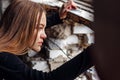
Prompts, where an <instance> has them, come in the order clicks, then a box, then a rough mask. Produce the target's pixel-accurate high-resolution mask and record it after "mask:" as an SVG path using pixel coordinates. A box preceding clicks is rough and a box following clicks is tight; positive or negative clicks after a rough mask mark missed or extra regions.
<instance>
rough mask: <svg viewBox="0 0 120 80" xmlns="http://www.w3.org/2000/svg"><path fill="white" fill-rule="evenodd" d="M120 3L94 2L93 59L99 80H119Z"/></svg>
mask: <svg viewBox="0 0 120 80" xmlns="http://www.w3.org/2000/svg"><path fill="white" fill-rule="evenodd" d="M119 3H120V1H119V0H94V10H95V24H94V27H92V29H93V30H94V31H95V53H94V54H93V56H94V57H93V58H94V59H95V64H96V69H97V71H98V74H99V76H100V78H101V80H120V4H119Z"/></svg>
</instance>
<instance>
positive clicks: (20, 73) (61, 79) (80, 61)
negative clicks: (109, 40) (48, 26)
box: [0, 49, 93, 80]
mask: <svg viewBox="0 0 120 80" xmlns="http://www.w3.org/2000/svg"><path fill="white" fill-rule="evenodd" d="M88 52H89V50H88V49H86V50H84V51H83V52H82V53H80V54H79V55H77V56H76V57H75V58H73V59H71V60H70V61H68V62H66V63H65V64H63V65H62V66H60V67H59V68H57V69H56V70H53V71H52V72H49V73H46V72H42V71H37V70H33V69H31V68H28V67H27V66H26V65H25V64H24V63H23V62H22V61H21V60H20V59H19V58H18V57H17V56H14V55H9V57H6V58H5V60H4V63H1V64H0V65H2V66H3V67H2V70H3V72H4V74H7V75H5V77H6V78H8V80H74V79H75V78H76V77H77V76H78V75H80V74H81V73H82V72H84V71H86V70H87V69H88V68H90V67H91V66H92V65H93V64H92V63H91V59H90V54H89V53H88Z"/></svg>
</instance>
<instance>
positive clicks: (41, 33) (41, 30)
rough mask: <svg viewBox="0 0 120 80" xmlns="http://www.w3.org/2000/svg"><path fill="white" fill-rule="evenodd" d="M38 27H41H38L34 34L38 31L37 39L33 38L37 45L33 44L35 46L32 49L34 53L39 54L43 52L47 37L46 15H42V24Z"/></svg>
mask: <svg viewBox="0 0 120 80" xmlns="http://www.w3.org/2000/svg"><path fill="white" fill-rule="evenodd" d="M38 18H39V16H38ZM37 21H38V19H37ZM38 23H39V24H38ZM37 25H39V27H36V28H35V31H34V34H36V33H37V30H38V33H37V37H36V39H35V35H34V36H33V38H34V39H35V43H34V44H33V46H32V47H31V48H32V49H33V50H34V51H36V52H39V51H40V50H41V47H42V43H43V40H44V39H45V38H46V37H47V36H46V34H45V26H46V15H45V13H42V16H41V20H40V22H37Z"/></svg>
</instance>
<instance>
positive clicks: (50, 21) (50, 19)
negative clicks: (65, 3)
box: [46, 12, 62, 28]
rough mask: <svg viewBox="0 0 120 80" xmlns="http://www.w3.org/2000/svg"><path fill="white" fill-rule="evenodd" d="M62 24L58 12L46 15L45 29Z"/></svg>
mask: <svg viewBox="0 0 120 80" xmlns="http://www.w3.org/2000/svg"><path fill="white" fill-rule="evenodd" d="M60 23H62V20H61V19H60V17H59V13H58V12H54V13H51V14H50V15H47V26H46V27H47V28H48V27H51V26H54V25H57V24H60Z"/></svg>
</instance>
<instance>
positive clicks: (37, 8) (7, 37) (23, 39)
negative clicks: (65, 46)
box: [0, 0, 45, 55]
mask: <svg viewBox="0 0 120 80" xmlns="http://www.w3.org/2000/svg"><path fill="white" fill-rule="evenodd" d="M43 12H45V10H44V9H43V7H41V5H40V4H39V3H35V2H31V1H29V0H16V1H13V2H12V3H11V4H10V5H9V6H8V8H7V9H6V11H5V12H4V14H3V16H2V19H1V21H0V52H9V53H13V54H17V55H19V54H22V53H24V52H26V51H27V49H28V48H29V47H30V46H32V45H30V43H31V42H32V40H31V38H32V36H33V33H34V29H35V26H37V24H36V21H37V16H38V13H39V21H38V22H40V19H41V15H42V13H43ZM36 35H37V34H36ZM33 43H34V42H33Z"/></svg>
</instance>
